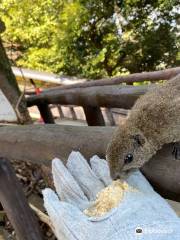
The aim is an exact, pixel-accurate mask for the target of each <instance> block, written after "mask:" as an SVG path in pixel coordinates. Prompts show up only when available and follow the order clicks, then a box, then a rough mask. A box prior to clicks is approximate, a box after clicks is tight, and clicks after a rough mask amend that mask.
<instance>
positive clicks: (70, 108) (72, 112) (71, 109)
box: [69, 107, 77, 120]
mask: <svg viewBox="0 0 180 240" xmlns="http://www.w3.org/2000/svg"><path fill="white" fill-rule="evenodd" d="M69 110H70V113H71V116H72V119H73V120H77V116H76V113H75V111H74V108H73V107H69Z"/></svg>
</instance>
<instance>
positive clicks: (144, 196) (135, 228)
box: [43, 152, 180, 240]
mask: <svg viewBox="0 0 180 240" xmlns="http://www.w3.org/2000/svg"><path fill="white" fill-rule="evenodd" d="M90 165H91V167H90V166H89V165H88V163H87V161H86V160H85V159H84V157H83V156H82V155H81V154H80V153H79V152H72V153H71V154H70V156H69V158H68V161H67V164H66V166H64V165H63V163H62V162H61V161H60V160H59V159H57V158H56V159H54V160H53V161H52V173H53V179H54V184H55V188H56V191H57V194H58V196H57V195H56V193H55V192H54V191H52V190H51V189H45V190H44V191H43V196H44V205H45V208H46V210H47V212H48V214H49V216H50V219H51V221H52V224H53V226H54V229H55V234H56V236H57V238H58V239H59V240H96V239H97V240H131V239H132V240H135V239H141V240H144V239H146V240H156V239H158V240H179V239H180V220H179V218H178V217H177V216H176V214H175V212H174V211H173V210H172V209H171V207H170V206H169V205H168V204H167V202H166V201H165V200H164V199H163V198H162V197H160V196H159V194H157V193H156V192H155V191H154V190H153V188H152V187H151V185H150V184H149V183H148V181H147V180H146V179H145V177H144V176H143V175H142V174H141V172H140V171H135V172H134V173H133V174H132V175H131V176H130V177H129V178H128V179H127V182H128V184H129V185H131V186H133V187H134V188H136V189H138V191H126V192H125V193H124V197H123V200H122V202H121V203H120V204H119V206H118V207H116V208H114V209H112V210H111V211H109V212H108V213H107V214H105V215H104V216H102V217H88V216H86V215H85V214H84V213H83V210H84V209H86V208H87V207H88V206H89V205H90V204H91V202H92V201H94V200H95V198H96V194H97V193H98V192H99V191H101V190H102V189H103V188H104V187H105V186H107V185H109V184H110V183H111V181H112V180H111V178H110V174H109V168H108V165H107V162H106V161H105V160H102V159H99V158H98V156H93V157H92V158H91V159H90Z"/></svg>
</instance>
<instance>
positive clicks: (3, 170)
mask: <svg viewBox="0 0 180 240" xmlns="http://www.w3.org/2000/svg"><path fill="white" fill-rule="evenodd" d="M0 186H1V187H0V202H1V204H2V206H3V208H4V210H5V212H6V213H7V216H8V218H9V220H10V222H11V224H12V226H13V227H14V229H15V232H16V235H17V238H18V240H42V239H43V238H42V236H41V232H40V229H39V224H38V221H37V219H36V217H35V216H34V213H33V212H32V210H31V209H30V207H29V205H28V203H27V200H26V198H25V195H24V193H23V191H22V189H21V185H20V183H19V182H18V180H17V178H16V175H15V173H14V171H13V168H12V167H11V164H10V162H9V161H8V160H7V159H5V158H2V157H0Z"/></svg>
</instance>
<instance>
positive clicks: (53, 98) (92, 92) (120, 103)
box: [27, 84, 154, 109]
mask: <svg viewBox="0 0 180 240" xmlns="http://www.w3.org/2000/svg"><path fill="white" fill-rule="evenodd" d="M152 87H154V85H153V84H152V86H149V85H143V86H122V85H121V86H104V87H103V88H102V87H87V88H75V89H67V90H64V91H61V90H59V89H53V90H47V91H44V92H42V93H40V94H39V95H36V96H31V97H28V98H27V105H28V107H30V106H33V105H38V104H62V105H77V106H89V107H108V108H112V107H114V108H124V109H129V108H131V107H132V106H133V105H134V102H135V101H136V100H137V99H138V97H139V96H140V95H143V94H144V93H146V92H147V90H148V89H149V88H152Z"/></svg>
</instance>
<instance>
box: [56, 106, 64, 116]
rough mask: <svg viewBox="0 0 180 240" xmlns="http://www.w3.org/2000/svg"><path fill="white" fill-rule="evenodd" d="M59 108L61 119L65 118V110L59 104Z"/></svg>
mask: <svg viewBox="0 0 180 240" xmlns="http://www.w3.org/2000/svg"><path fill="white" fill-rule="evenodd" d="M57 108H58V112H59V116H60V118H64V113H63V110H62V108H61V105H60V104H57Z"/></svg>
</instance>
